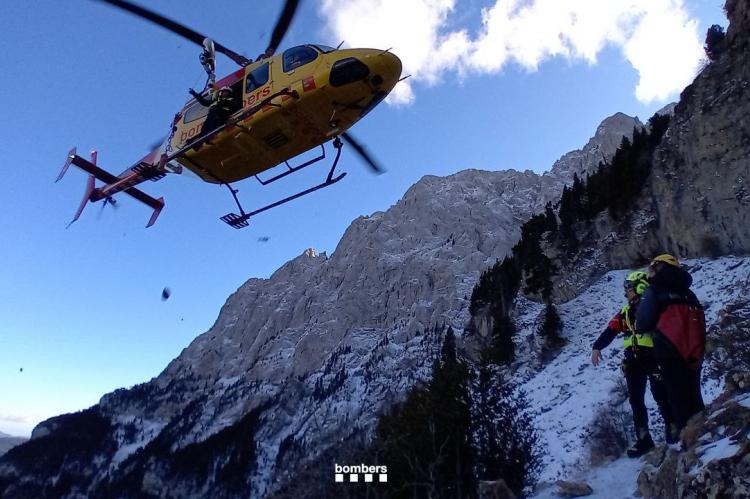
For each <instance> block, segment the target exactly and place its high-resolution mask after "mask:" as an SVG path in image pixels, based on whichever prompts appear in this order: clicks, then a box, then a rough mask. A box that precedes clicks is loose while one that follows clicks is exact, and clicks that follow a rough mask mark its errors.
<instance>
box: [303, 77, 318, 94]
mask: <svg viewBox="0 0 750 499" xmlns="http://www.w3.org/2000/svg"><path fill="white" fill-rule="evenodd" d="M302 90H304V91H305V92H307V91H310V90H315V77H314V76H308V77H307V78H304V79H303V80H302Z"/></svg>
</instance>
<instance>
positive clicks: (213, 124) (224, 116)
mask: <svg viewBox="0 0 750 499" xmlns="http://www.w3.org/2000/svg"><path fill="white" fill-rule="evenodd" d="M189 92H190V95H192V96H193V97H194V98H195V100H196V101H198V103H199V104H201V105H202V106H205V107H208V114H207V115H206V120H205V121H204V122H203V126H202V127H201V130H200V132H199V133H198V135H197V136H196V137H195V138H194V139H193V140H191V141H190V142H192V141H195V140H198V139H200V138H201V137H204V136H205V135H206V134H208V133H211V132H212V131H214V130H216V129H217V128H219V127H220V126H222V125H225V124H226V123H227V120H228V119H229V117H230V116H232V115H233V114H234V113H235V112H237V111H239V110H240V108H241V107H242V103H241V102H239V101H238V100H237V99H236V98H235V97H234V95H232V89H231V88H230V87H221V88H220V89H219V91H218V92H216V93H215V95H214V98H213V99H207V98H206V97H204V96H203V95H202V94H200V93H198V92H196V91H195V90H193V89H192V88H191V89H190V90H189ZM199 148H200V145H198V146H197V147H196V148H195V149H196V150H198V149H199Z"/></svg>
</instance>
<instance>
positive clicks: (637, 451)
mask: <svg viewBox="0 0 750 499" xmlns="http://www.w3.org/2000/svg"><path fill="white" fill-rule="evenodd" d="M648 285H649V283H648V279H647V275H646V273H645V272H631V273H630V274H628V276H627V277H626V278H625V282H624V288H625V297H626V298H627V300H628V303H627V305H625V306H624V307H622V309H621V310H620V312H618V313H617V315H615V316H614V318H613V319H612V320H611V321H609V324H608V325H607V328H606V329H605V330H604V331H603V332H602V334H601V335H599V338H597V340H596V341H595V342H594V346H593V350H592V351H591V363H592V364H594V366H597V365H599V362H600V361H601V358H602V354H601V351H602V349H604V348H605V347H607V346H608V345H609V344H610V343H612V340H614V339H615V337H616V336H617V335H618V334H620V333H622V334H623V336H624V338H623V339H624V347H625V355H624V358H623V360H622V364H621V369H622V372H623V373H624V374H625V380H626V382H627V385H628V399H629V401H630V407H631V409H632V410H633V423H634V424H635V432H636V438H637V440H636V442H635V443H634V444H633V445H632V446H631V447H630V448H629V449H628V450H627V454H628V457H639V456H642V455H643V454H645V453H646V452H648V451H649V450H651V449H653V447H654V441H653V439H652V438H651V433H650V432H649V429H648V412H647V411H646V403H645V401H644V396H645V394H646V382H649V384H650V385H651V394H652V395H653V396H654V400H655V401H656V404H657V405H658V406H659V412H660V413H661V415H662V418H664V428H665V431H664V433H665V439H666V441H667V442H668V443H674V442H676V441H677V427H676V425H675V424H674V423H673V422H672V414H671V410H670V407H669V403H668V399H667V393H666V389H665V387H664V383H663V382H662V379H661V375H660V373H659V369H658V367H657V364H656V361H655V359H654V351H653V350H654V348H653V347H654V342H653V340H652V338H651V336H650V335H648V334H641V333H639V332H637V330H636V329H635V327H634V323H635V317H636V312H637V310H638V306H639V303H640V301H641V296H642V295H643V293H644V292H645V291H646V289H647V288H648Z"/></svg>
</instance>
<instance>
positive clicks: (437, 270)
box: [0, 113, 642, 497]
mask: <svg viewBox="0 0 750 499" xmlns="http://www.w3.org/2000/svg"><path fill="white" fill-rule="evenodd" d="M641 126H642V125H641V123H640V121H639V120H638V119H637V118H630V117H628V116H626V115H624V114H622V113H618V114H615V115H614V116H612V117H610V118H607V119H606V120H604V121H603V122H602V124H601V125H600V126H599V127H598V128H597V131H596V134H595V135H594V137H592V138H591V140H590V141H589V142H588V143H587V144H586V145H585V146H584V147H583V148H582V149H581V150H578V151H573V152H570V153H568V154H566V155H564V156H563V157H561V158H560V160H558V161H557V162H556V163H555V164H554V165H553V167H552V169H551V170H550V172H548V173H545V174H544V175H541V176H540V175H538V174H535V173H533V172H531V171H525V172H518V171H514V170H510V171H499V172H488V171H478V170H467V171H463V172H460V173H457V174H455V175H452V176H449V177H446V178H439V177H433V176H426V177H424V178H422V179H421V180H420V181H419V182H418V183H416V184H415V185H414V186H412V187H411V188H410V189H409V190H408V192H407V193H406V194H405V195H404V197H403V198H402V199H401V200H400V201H399V202H398V203H396V205H394V206H392V207H391V208H389V209H388V210H387V211H385V212H377V213H374V214H373V215H371V216H368V217H360V218H358V219H357V220H355V221H354V222H353V223H352V224H351V226H350V227H349V228H348V229H347V231H346V232H345V234H344V235H343V237H342V239H341V242H340V243H339V245H338V247H337V248H336V250H335V252H334V253H333V254H332V255H331V256H330V257H329V256H327V255H325V254H317V253H316V252H315V251H314V250H307V251H305V252H304V253H303V254H302V255H300V256H299V257H297V258H295V259H294V260H292V261H290V262H288V263H286V264H285V265H283V266H282V267H281V268H280V269H279V270H278V271H276V272H275V273H274V274H273V275H272V276H271V277H270V278H269V279H250V280H249V281H247V282H246V283H245V284H244V285H243V286H241V287H240V288H239V289H238V290H237V292H235V293H234V294H233V295H232V296H230V297H229V299H228V300H227V302H226V304H225V305H224V306H223V307H222V310H221V312H220V314H219V317H218V319H217V321H216V323H215V324H214V325H213V327H212V328H211V329H210V330H209V331H207V332H206V333H204V334H202V335H200V336H198V337H197V338H196V339H195V340H194V341H193V342H192V343H191V345H190V346H189V347H187V348H186V349H185V350H184V351H183V352H182V353H181V354H180V356H179V357H178V358H176V359H175V360H174V361H173V362H171V363H170V365H169V366H168V367H167V368H166V369H165V370H164V372H163V373H162V374H160V375H159V376H158V377H157V378H155V379H154V380H152V381H151V382H149V383H146V384H144V385H140V386H137V387H134V388H133V389H130V390H118V391H116V392H114V393H111V394H108V395H106V396H104V397H103V398H102V400H101V401H100V404H99V405H98V406H95V407H93V408H91V409H89V410H87V411H84V412H83V413H78V414H76V415H71V416H60V417H57V418H52V419H50V420H48V421H46V422H44V423H42V424H40V425H39V426H38V427H37V428H36V429H35V430H34V432H33V434H32V441H31V442H30V443H29V444H28V445H26V446H24V447H22V448H21V449H19V450H18V451H17V452H16V453H12V454H11V455H9V456H8V457H7V458H6V459H4V460H3V461H2V462H0V490H3V487H4V486H5V487H11V488H10V489H8V490H10V491H15V492H18V491H19V490H20V491H26V492H28V493H29V494H30V495H34V494H37V493H41V494H42V495H44V494H52V495H56V494H57V495H65V494H66V493H67V494H69V495H75V494H76V493H80V494H85V495H88V496H96V495H104V496H106V495H107V494H108V493H110V492H112V491H120V492H118V493H122V492H123V491H129V492H130V493H132V494H133V495H139V494H141V493H152V494H155V495H158V494H159V490H162V489H163V487H164V486H165V484H169V487H170V489H171V490H173V491H175V492H174V493H175V494H178V495H191V494H195V493H197V492H196V491H198V490H203V489H202V487H213V486H214V485H215V484H216V482H219V481H220V480H219V478H218V475H217V473H219V474H220V473H221V470H222V469H223V468H222V463H227V462H233V459H235V460H239V461H240V462H241V463H242V467H243V468H242V473H243V474H244V476H246V477H248V480H247V482H248V483H250V484H251V487H252V488H251V493H252V495H253V496H257V497H260V496H262V495H264V494H265V493H266V492H268V491H269V490H272V489H273V488H274V486H275V484H278V483H279V482H280V481H282V480H283V477H282V476H281V474H280V470H289V469H292V468H294V467H295V466H300V465H304V464H305V463H306V462H309V461H311V460H312V459H314V458H315V455H316V453H317V452H320V451H321V450H322V449H325V448H326V447H327V446H328V445H330V444H331V443H332V442H335V441H337V440H338V439H340V438H342V437H345V436H346V435H348V434H352V433H354V432H356V431H358V429H360V428H371V427H372V425H373V423H374V421H375V419H376V417H377V415H378V414H379V413H380V412H381V411H382V409H383V408H384V407H386V406H388V405H389V404H391V403H393V402H395V401H398V400H401V399H402V398H403V395H404V393H405V392H406V391H407V389H408V388H409V387H410V386H412V385H413V384H414V383H415V382H418V381H421V380H424V379H426V378H427V377H428V376H429V372H430V367H431V366H430V364H431V360H432V358H433V357H434V353H435V351H436V349H437V348H438V347H439V342H440V335H439V333H440V332H442V330H443V327H444V326H446V325H451V326H453V327H454V328H455V329H456V330H459V331H460V330H462V328H463V326H464V324H466V322H467V321H468V298H469V296H470V295H471V290H472V287H473V286H474V284H475V283H476V280H477V278H478V276H479V273H480V272H481V271H482V270H483V269H484V268H486V267H487V266H488V265H489V264H491V263H493V262H494V261H495V260H496V259H498V258H502V257H504V256H505V255H506V254H507V252H508V251H509V249H510V248H511V247H512V245H513V244H515V242H516V241H517V240H518V237H519V234H520V233H519V226H520V224H521V223H522V222H523V221H525V220H526V219H527V218H528V217H529V216H531V215H532V214H533V213H535V212H538V211H539V210H541V209H542V208H543V206H544V204H545V203H546V202H547V201H551V200H555V199H557V198H558V197H559V194H560V192H561V190H562V187H563V185H564V184H566V183H568V184H569V183H570V182H571V181H572V176H573V175H574V174H576V173H577V174H579V175H584V174H585V172H588V171H592V170H593V169H595V168H596V167H597V165H598V164H599V162H600V161H603V160H607V159H608V158H609V157H611V155H612V154H613V153H614V151H615V149H616V148H617V145H618V144H619V143H620V142H621V140H622V137H623V136H630V135H631V134H632V131H633V129H634V127H641ZM84 427H88V428H92V429H93V430H94V431H91V432H90V433H89V434H87V435H86V437H85V439H83V440H82V441H79V442H78V443H77V446H78V447H76V445H74V446H73V447H75V448H71V447H69V446H68V445H67V442H70V441H71V439H73V440H75V439H74V438H73V435H76V436H80V435H81V432H82V431H84V430H83V428H84ZM238 439H239V441H238ZM243 449H244V450H243ZM248 449H252V450H248ZM199 451H200V454H201V456H202V457H201V458H200V461H201V463H202V464H199V465H195V466H192V467H191V466H187V467H186V466H185V460H186V459H188V457H187V456H192V457H191V458H194V456H195V455H196V454H197V453H198V452H199ZM40 454H41V455H40ZM71 455H75V456H76V457H77V458H78V459H82V460H84V461H86V462H87V463H90V464H88V465H87V466H86V467H85V469H81V463H80V462H75V464H72V463H71V458H70V457H71ZM32 461H33V462H35V465H34V466H33V467H32V468H28V467H27V465H28V463H30V462H32ZM62 463H66V464H65V465H62ZM61 465H62V469H61V470H59V471H58V468H59V467H60V466H61ZM217 467H218V471H217ZM52 470H54V471H52ZM211 470H214V471H211ZM50 473H54V474H55V475H56V476H57V477H58V478H57V480H53V481H52V482H50V481H49V477H50ZM207 476H208V477H209V478H208V479H207V478H206V477H207ZM11 482H12V483H14V485H13V486H10V485H8V484H9V483H11ZM239 486H240V485H238V487H239ZM15 492H8V494H10V495H13V493H15ZM232 493H233V489H232V488H231V484H230V485H227V486H226V487H225V488H218V489H212V494H213V495H215V496H221V495H228V496H229V495H232Z"/></svg>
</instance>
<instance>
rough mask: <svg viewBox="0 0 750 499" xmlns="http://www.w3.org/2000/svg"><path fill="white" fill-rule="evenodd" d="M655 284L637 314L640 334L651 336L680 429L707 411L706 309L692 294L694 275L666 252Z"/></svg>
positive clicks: (655, 263) (655, 269)
mask: <svg viewBox="0 0 750 499" xmlns="http://www.w3.org/2000/svg"><path fill="white" fill-rule="evenodd" d="M648 272H649V282H650V283H651V285H650V286H649V288H648V289H647V290H646V292H645V293H644V294H643V298H642V299H641V305H640V307H639V308H638V313H637V314H636V321H635V327H636V329H637V330H638V331H648V332H651V334H652V336H653V339H654V356H655V358H656V362H657V364H658V365H659V370H660V371H661V373H662V376H663V378H664V385H665V386H666V389H667V398H668V400H669V405H670V407H671V409H672V412H673V414H674V422H675V424H676V425H677V427H678V429H680V430H681V429H682V428H684V427H685V425H686V424H687V420H688V419H690V417H691V416H692V415H694V414H696V413H698V412H700V411H702V410H703V409H704V404H703V397H702V395H701V384H700V379H701V365H702V363H703V355H704V351H705V344H706V319H705V315H704V312H703V306H702V305H701V303H700V301H698V298H697V297H696V296H695V293H693V292H692V291H691V290H690V286H691V285H692V283H693V278H692V276H691V275H690V274H689V273H688V272H687V271H686V270H684V269H683V268H682V267H680V262H679V260H677V258H676V257H674V256H673V255H669V254H662V255H658V256H657V257H655V258H654V259H653V260H652V261H651V264H650V265H649V268H648Z"/></svg>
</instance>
